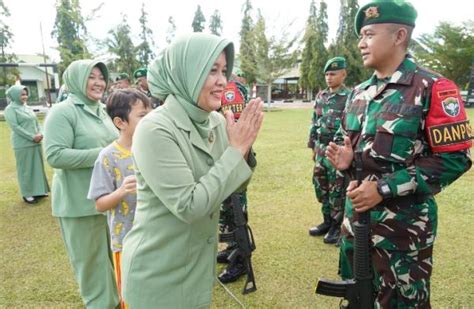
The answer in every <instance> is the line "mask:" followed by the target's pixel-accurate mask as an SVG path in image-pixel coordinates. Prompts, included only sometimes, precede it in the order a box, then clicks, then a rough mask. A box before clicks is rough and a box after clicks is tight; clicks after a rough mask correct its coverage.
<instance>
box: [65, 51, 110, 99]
mask: <svg viewBox="0 0 474 309" xmlns="http://www.w3.org/2000/svg"><path fill="white" fill-rule="evenodd" d="M95 66H96V67H98V68H99V70H100V71H101V72H102V75H104V79H105V82H106V83H107V81H108V80H109V71H108V70H107V67H106V65H105V64H104V63H103V62H100V61H97V60H90V59H85V60H76V61H73V62H71V64H70V65H69V66H68V67H67V69H66V71H64V74H63V81H64V84H65V85H66V87H67V89H68V91H69V96H70V97H72V99H73V100H79V101H80V102H82V103H84V104H87V105H95V104H97V103H99V102H98V101H94V100H91V99H89V98H88V97H87V81H88V80H89V75H90V74H91V72H92V69H93V68H94V67H95Z"/></svg>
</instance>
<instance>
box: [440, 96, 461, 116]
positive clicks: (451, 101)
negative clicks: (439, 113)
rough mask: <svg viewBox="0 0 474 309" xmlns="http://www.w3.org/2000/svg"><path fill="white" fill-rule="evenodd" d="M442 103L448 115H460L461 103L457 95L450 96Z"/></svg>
mask: <svg viewBox="0 0 474 309" xmlns="http://www.w3.org/2000/svg"><path fill="white" fill-rule="evenodd" d="M441 105H442V106H443V110H444V112H445V113H446V115H448V116H450V117H456V116H457V115H459V111H460V109H461V106H460V105H459V100H458V99H457V98H456V97H448V98H446V99H444V100H443V101H441Z"/></svg>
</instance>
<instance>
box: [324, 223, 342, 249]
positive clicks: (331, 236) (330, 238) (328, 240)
mask: <svg viewBox="0 0 474 309" xmlns="http://www.w3.org/2000/svg"><path fill="white" fill-rule="evenodd" d="M340 235H341V222H339V221H336V220H333V221H332V223H331V227H330V228H329V231H328V232H327V234H326V235H324V239H323V241H324V243H325V244H336V243H337V241H338V240H339V236H340Z"/></svg>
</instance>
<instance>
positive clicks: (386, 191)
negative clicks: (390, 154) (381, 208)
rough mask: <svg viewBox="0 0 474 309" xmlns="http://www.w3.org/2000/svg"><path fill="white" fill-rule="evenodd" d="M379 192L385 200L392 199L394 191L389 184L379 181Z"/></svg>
mask: <svg viewBox="0 0 474 309" xmlns="http://www.w3.org/2000/svg"><path fill="white" fill-rule="evenodd" d="M377 192H378V193H379V194H380V195H381V196H382V198H383V199H384V200H386V199H389V198H392V190H390V187H389V186H388V184H387V182H386V181H385V180H383V179H379V180H377Z"/></svg>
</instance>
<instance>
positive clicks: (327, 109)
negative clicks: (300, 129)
mask: <svg viewBox="0 0 474 309" xmlns="http://www.w3.org/2000/svg"><path fill="white" fill-rule="evenodd" d="M349 94H350V90H349V89H347V88H346V87H345V86H344V85H342V87H341V88H339V89H338V90H337V91H336V92H330V91H329V88H326V89H324V90H322V91H320V92H319V93H318V94H317V96H316V101H315V103H314V111H313V117H312V119H311V120H312V124H311V128H310V131H309V140H308V148H313V149H314V145H315V142H316V141H320V142H321V143H323V144H325V145H327V144H328V143H329V140H332V138H333V137H334V134H335V133H336V131H337V129H338V128H339V126H340V125H341V117H342V111H343V110H344V107H345V105H346V100H347V96H348V95H349Z"/></svg>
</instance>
